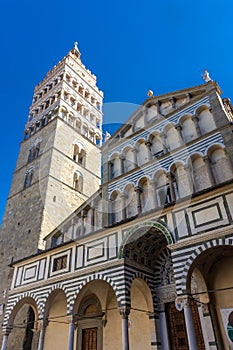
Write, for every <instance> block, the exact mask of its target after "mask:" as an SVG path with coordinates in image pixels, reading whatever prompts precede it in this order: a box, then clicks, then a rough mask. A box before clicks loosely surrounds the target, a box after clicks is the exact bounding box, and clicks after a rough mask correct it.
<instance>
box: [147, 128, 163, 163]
mask: <svg viewBox="0 0 233 350" xmlns="http://www.w3.org/2000/svg"><path fill="white" fill-rule="evenodd" d="M149 141H150V143H151V153H152V156H153V157H154V158H158V157H160V156H161V155H163V153H164V152H163V149H164V146H163V141H162V139H161V136H160V134H154V135H151V136H150V138H149Z"/></svg>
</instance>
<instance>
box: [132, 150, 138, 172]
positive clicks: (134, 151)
mask: <svg viewBox="0 0 233 350" xmlns="http://www.w3.org/2000/svg"><path fill="white" fill-rule="evenodd" d="M132 152H133V156H134V168H136V167H137V166H138V159H137V152H138V151H137V149H136V148H135V147H134V148H133V149H132Z"/></svg>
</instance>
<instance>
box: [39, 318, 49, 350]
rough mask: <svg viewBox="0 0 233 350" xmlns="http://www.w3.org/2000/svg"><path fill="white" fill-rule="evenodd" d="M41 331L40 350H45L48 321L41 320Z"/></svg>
mask: <svg viewBox="0 0 233 350" xmlns="http://www.w3.org/2000/svg"><path fill="white" fill-rule="evenodd" d="M38 323H39V331H40V336H39V343H38V350H43V348H44V338H45V329H46V327H47V325H48V320H39V321H38Z"/></svg>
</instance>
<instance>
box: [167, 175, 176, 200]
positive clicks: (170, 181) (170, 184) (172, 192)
mask: <svg viewBox="0 0 233 350" xmlns="http://www.w3.org/2000/svg"><path fill="white" fill-rule="evenodd" d="M167 177H168V183H169V188H170V194H171V201H172V202H174V201H175V200H176V197H175V191H174V188H173V181H172V175H171V173H170V172H169V173H168V174H167Z"/></svg>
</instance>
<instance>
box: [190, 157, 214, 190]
mask: <svg viewBox="0 0 233 350" xmlns="http://www.w3.org/2000/svg"><path fill="white" fill-rule="evenodd" d="M205 159H206V158H205ZM192 176H193V183H194V188H195V190H196V191H201V190H204V189H206V188H208V187H210V186H211V185H212V184H211V179H210V175H209V171H208V168H207V164H206V162H205V161H204V159H203V158H202V156H201V155H198V154H197V155H193V156H192Z"/></svg>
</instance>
